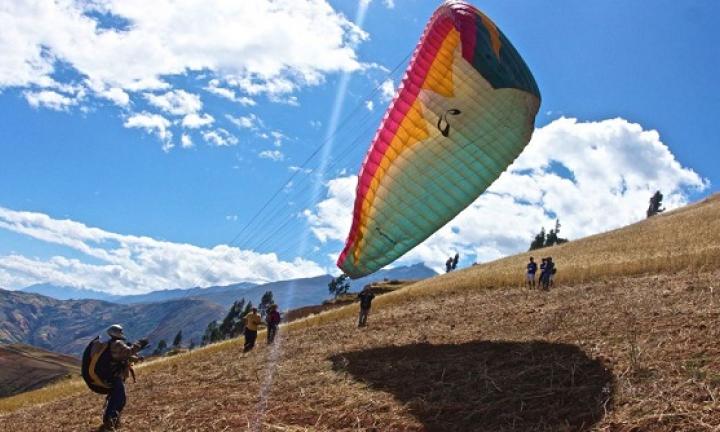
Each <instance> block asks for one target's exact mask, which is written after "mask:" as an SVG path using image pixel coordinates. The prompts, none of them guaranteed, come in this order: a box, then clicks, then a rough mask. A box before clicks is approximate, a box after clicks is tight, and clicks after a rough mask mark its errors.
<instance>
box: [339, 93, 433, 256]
mask: <svg viewBox="0 0 720 432" xmlns="http://www.w3.org/2000/svg"><path fill="white" fill-rule="evenodd" d="M406 125H407V129H408V131H409V132H408V133H406V134H397V133H396V134H395V136H394V137H393V139H392V141H391V142H390V147H391V148H393V149H396V151H395V152H390V151H387V150H386V151H385V154H384V155H383V158H382V160H381V162H380V166H379V167H378V169H377V171H375V176H374V177H373V179H372V182H371V183H370V188H369V189H368V191H367V195H366V197H365V201H363V204H362V213H363V217H361V218H360V227H359V235H358V240H357V246H356V247H355V250H354V251H353V259H354V260H355V262H357V260H358V258H359V257H360V255H361V253H362V250H363V248H364V247H365V233H366V231H367V226H368V223H369V221H370V220H371V219H372V218H373V214H374V207H373V203H374V201H375V196H376V194H377V191H378V185H379V184H380V183H381V182H382V179H383V177H384V176H385V173H386V172H387V170H386V169H383V167H385V166H387V167H388V168H389V167H390V166H391V165H392V164H393V163H394V161H395V159H397V158H398V157H399V156H400V154H401V153H402V152H403V151H404V150H405V149H407V148H410V147H412V146H413V145H414V144H416V143H418V142H421V141H423V140H426V139H427V138H428V137H429V136H430V134H429V132H428V129H427V122H426V120H425V118H424V117H423V108H422V103H421V102H420V100H419V99H415V101H414V102H413V104H412V106H411V107H410V110H408V113H407V114H406V115H405V118H403V120H402V122H401V123H400V125H399V127H398V130H400V129H402V128H403V127H406ZM410 125H412V126H410ZM388 150H390V149H388Z"/></svg>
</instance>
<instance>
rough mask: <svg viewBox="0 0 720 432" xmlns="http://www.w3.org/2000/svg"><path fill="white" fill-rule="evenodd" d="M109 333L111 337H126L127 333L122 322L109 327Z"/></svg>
mask: <svg viewBox="0 0 720 432" xmlns="http://www.w3.org/2000/svg"><path fill="white" fill-rule="evenodd" d="M107 334H108V336H110V337H111V338H115V339H125V335H124V334H123V328H122V326H121V325H120V324H113V325H111V326H110V327H109V328H108V329H107Z"/></svg>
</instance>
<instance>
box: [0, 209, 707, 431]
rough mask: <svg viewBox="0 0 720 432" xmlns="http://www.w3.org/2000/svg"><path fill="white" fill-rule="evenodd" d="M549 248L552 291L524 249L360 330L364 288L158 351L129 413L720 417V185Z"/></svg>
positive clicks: (409, 418)
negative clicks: (339, 304) (259, 326)
mask: <svg viewBox="0 0 720 432" xmlns="http://www.w3.org/2000/svg"><path fill="white" fill-rule="evenodd" d="M543 255H552V256H553V258H554V259H555V261H556V262H557V264H558V267H559V273H558V279H557V282H558V285H560V286H559V288H558V289H556V290H553V291H552V292H550V293H540V292H530V291H527V290H525V289H522V288H520V287H519V285H520V284H521V283H522V269H523V267H524V264H525V261H526V259H527V254H524V255H519V256H515V257H510V258H507V259H503V260H500V261H496V262H493V263H490V264H487V265H482V266H475V267H473V268H470V269H466V270H463V271H458V272H455V273H451V274H448V275H443V276H440V277H436V278H433V279H430V280H427V281H423V282H420V283H417V284H414V285H412V286H410V287H408V288H405V289H403V290H400V291H396V292H393V293H390V294H387V295H384V296H382V297H379V298H378V299H377V300H376V303H377V307H375V310H374V311H373V314H372V316H371V318H370V323H371V325H370V327H369V328H367V329H363V330H361V331H359V330H357V329H356V328H355V327H354V314H355V313H356V309H355V308H356V306H350V307H345V308H339V309H335V310H332V311H329V312H326V313H324V314H321V315H318V316H315V317H310V318H307V319H305V320H301V321H298V322H295V323H292V324H290V325H289V326H287V327H286V329H285V331H284V332H283V335H282V338H283V343H282V349H281V350H278V351H276V352H273V351H272V350H269V349H267V348H266V347H265V346H264V344H263V343H260V347H259V349H257V350H256V351H255V352H253V353H251V354H250V355H247V356H245V355H243V354H242V353H241V349H240V348H241V347H240V345H239V344H238V343H237V342H236V341H229V342H225V343H222V344H218V345H214V346H211V347H208V348H206V349H204V350H196V351H194V352H193V353H191V354H187V355H182V356H178V357H176V358H173V359H168V360H163V361H159V362H154V363H150V364H147V365H145V367H144V368H142V369H141V370H140V371H139V373H138V375H139V376H138V380H139V381H138V383H137V384H135V385H132V384H131V385H130V386H129V387H130V394H129V397H130V404H129V406H128V408H127V410H126V416H125V417H126V418H125V420H126V425H127V426H128V427H131V428H134V429H137V430H157V431H160V430H189V429H197V430H225V429H229V430H243V429H246V428H252V429H258V428H256V427H255V426H258V425H259V429H262V430H339V429H347V430H383V431H385V430H488V431H489V430H612V431H616V430H617V431H620V430H628V431H629V430H632V428H633V427H637V428H639V429H636V430H667V431H670V430H716V428H719V427H720V404H718V398H720V363H719V360H718V359H719V358H720V356H718V354H720V350H719V349H718V342H717V341H718V340H720V339H719V336H720V331H719V329H718V326H717V320H718V317H719V316H718V315H720V314H719V313H718V308H717V304H716V303H717V302H718V301H720V299H719V298H718V296H720V294H718V288H720V287H718V282H717V281H718V278H719V277H720V272H718V271H717V270H715V268H716V266H717V263H718V262H719V259H720V197H717V196H716V197H713V198H711V199H709V200H705V201H703V202H701V203H698V204H694V205H692V206H689V207H686V208H684V209H681V210H678V211H675V212H672V213H669V214H666V215H662V216H660V217H657V218H654V219H652V220H649V221H644V222H641V223H638V224H635V225H632V226H630V227H627V228H624V229H621V230H616V231H613V232H610V233H606V234H602V235H598V236H593V237H590V238H587V239H583V240H579V241H575V242H572V243H570V244H567V245H563V246H560V247H555V248H552V249H550V250H547V251H543ZM492 287H503V288H504V289H496V290H487V288H492ZM269 377H272V378H271V379H270V378H269ZM81 388H82V387H81V386H79V385H78V384H69V385H62V386H55V387H51V388H49V389H45V390H40V391H38V392H30V393H28V394H26V395H19V396H17V397H15V398H7V399H4V400H0V410H1V411H5V412H6V414H4V415H2V416H1V417H0V429H7V430H14V431H24V430H28V431H29V430H57V429H60V430H77V429H87V428H89V427H92V426H96V425H97V424H98V418H99V415H98V413H99V410H100V406H101V405H102V398H101V397H98V396H95V395H91V394H88V393H87V392H84V391H83V392H80V394H77V393H78V390H79V389H81ZM56 397H60V398H61V399H60V400H56V401H53V402H49V403H47V404H46V405H44V406H42V407H37V406H29V407H25V408H23V409H17V408H18V407H22V406H23V405H27V404H32V403H38V402H44V401H47V400H51V399H52V398H56Z"/></svg>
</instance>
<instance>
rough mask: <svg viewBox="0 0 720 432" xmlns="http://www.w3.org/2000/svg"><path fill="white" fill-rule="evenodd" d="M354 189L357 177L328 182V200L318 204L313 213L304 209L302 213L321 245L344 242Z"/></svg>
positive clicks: (348, 224) (348, 226)
mask: <svg viewBox="0 0 720 432" xmlns="http://www.w3.org/2000/svg"><path fill="white" fill-rule="evenodd" d="M356 187H357V176H347V177H339V178H336V179H333V180H330V181H329V182H328V183H327V190H328V191H327V196H328V198H327V199H325V200H323V201H321V202H319V203H318V204H317V206H316V208H315V210H314V211H310V210H309V209H306V210H305V211H304V212H303V215H304V216H305V217H306V218H307V219H308V222H309V223H310V226H311V230H312V232H313V234H315V236H316V237H317V238H318V240H320V241H321V242H323V243H325V242H327V241H328V240H338V241H345V238H346V237H347V235H348V232H349V231H350V223H351V221H352V208H353V203H354V201H355V188H356Z"/></svg>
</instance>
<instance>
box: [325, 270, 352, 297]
mask: <svg viewBox="0 0 720 432" xmlns="http://www.w3.org/2000/svg"><path fill="white" fill-rule="evenodd" d="M349 289H350V278H349V277H348V275H345V274H342V275H340V276H338V277H336V278H332V280H331V281H330V283H328V291H329V292H330V294H332V295H333V296H334V297H335V298H338V297H339V296H341V295H343V294H346V293H347V292H348V290H349Z"/></svg>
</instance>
